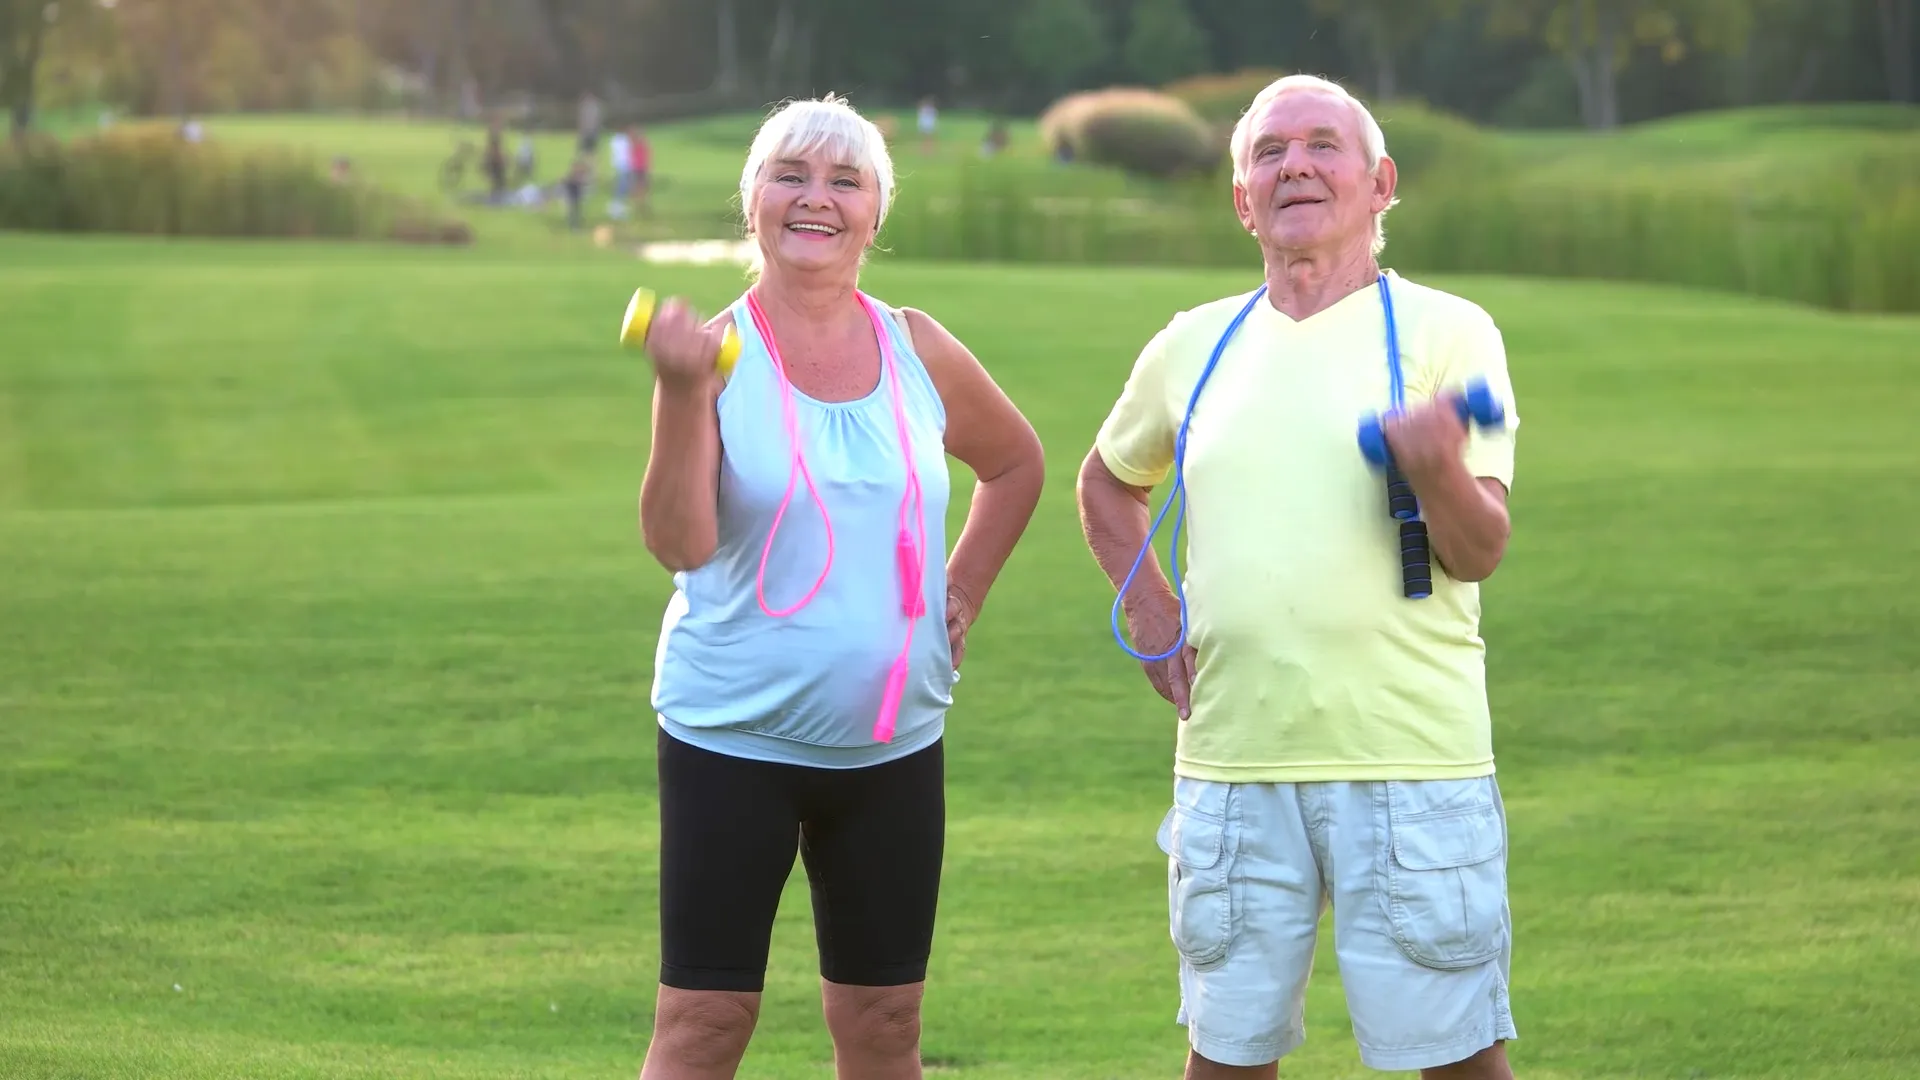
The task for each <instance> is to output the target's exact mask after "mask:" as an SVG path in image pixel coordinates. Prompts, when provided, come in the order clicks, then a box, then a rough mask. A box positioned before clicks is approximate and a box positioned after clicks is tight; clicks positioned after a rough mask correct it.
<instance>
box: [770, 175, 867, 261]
mask: <svg viewBox="0 0 1920 1080" xmlns="http://www.w3.org/2000/svg"><path fill="white" fill-rule="evenodd" d="M879 211H880V190H879V185H878V184H877V183H876V182H875V180H874V178H873V176H872V174H871V173H870V172H868V171H866V170H863V169H859V168H857V167H855V166H852V165H849V164H847V163H845V162H843V161H837V160H835V158H834V156H833V155H831V154H829V153H828V152H826V151H825V150H816V151H813V152H811V153H807V154H803V155H801V156H798V157H790V158H780V159H776V160H770V161H768V162H767V163H766V165H765V166H764V167H763V168H762V169H761V170H760V183H759V186H758V187H757V188H756V189H755V193H754V203H753V214H752V220H753V231H754V236H755V237H756V238H757V239H758V240H759V243H760V250H761V253H762V254H763V256H764V257H765V259H766V262H767V265H769V266H773V265H779V266H782V267H785V268H788V269H792V270H808V271H819V270H825V269H832V268H837V267H844V268H846V269H847V270H849V271H851V272H857V271H858V268H859V266H860V256H861V255H862V254H863V253H864V252H865V251H866V248H867V245H868V244H870V243H872V242H873V239H874V232H875V228H874V227H875V222H876V220H877V219H878V217H879Z"/></svg>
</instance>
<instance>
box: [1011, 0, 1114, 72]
mask: <svg viewBox="0 0 1920 1080" xmlns="http://www.w3.org/2000/svg"><path fill="white" fill-rule="evenodd" d="M1013 48H1014V52H1015V54H1016V55H1017V56H1018V57H1019V58H1020V63H1021V66H1022V67H1023V68H1025V69H1026V74H1027V77H1028V79H1029V80H1031V81H1032V82H1033V83H1035V84H1036V85H1037V86H1039V87H1041V88H1043V89H1044V90H1045V91H1046V93H1048V94H1049V95H1056V94H1060V93H1062V92H1064V91H1066V90H1069V89H1072V88H1074V87H1075V86H1077V85H1078V82H1079V78H1080V76H1081V75H1083V74H1085V73H1086V72H1088V71H1090V70H1092V69H1094V68H1096V67H1098V66H1099V65H1100V64H1102V63H1104V62H1106V60H1107V58H1108V56H1110V55H1111V54H1112V52H1113V47H1112V45H1111V44H1110V43H1109V41H1108V39H1107V36H1106V26H1105V24H1104V23H1103V22H1102V21H1101V18H1100V13H1099V12H1097V11H1095V10H1094V8H1093V5H1092V4H1090V3H1088V2H1087V0H1031V2H1029V3H1028V4H1027V5H1026V7H1025V8H1024V9H1023V10H1022V11H1021V12H1020V14H1019V16H1018V17H1017V18H1016V19H1015V20H1014V24H1013Z"/></svg>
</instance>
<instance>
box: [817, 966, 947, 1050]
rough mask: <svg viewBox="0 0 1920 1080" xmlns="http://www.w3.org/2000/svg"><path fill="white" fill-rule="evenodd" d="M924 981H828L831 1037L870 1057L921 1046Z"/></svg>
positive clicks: (842, 1044) (838, 1042) (827, 995)
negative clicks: (890, 983)
mask: <svg viewBox="0 0 1920 1080" xmlns="http://www.w3.org/2000/svg"><path fill="white" fill-rule="evenodd" d="M923 989H924V987H923V985H922V984H920V983H914V984H912V985H910V986H843V985H839V984H835V983H829V984H827V990H826V997H827V1029H828V1031H830V1032H831V1033H832V1035H833V1041H834V1042H835V1043H836V1044H838V1045H841V1046H845V1047H848V1048H858V1049H859V1050H860V1051H861V1052H863V1053H864V1054H866V1055H869V1056H872V1057H879V1058H892V1057H904V1056H906V1055H908V1054H912V1053H915V1052H917V1051H918V1050H919V1048H920V999H921V996H922V992H923Z"/></svg>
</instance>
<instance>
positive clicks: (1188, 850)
mask: <svg viewBox="0 0 1920 1080" xmlns="http://www.w3.org/2000/svg"><path fill="white" fill-rule="evenodd" d="M1226 833H1227V826H1226V822H1224V821H1221V820H1220V819H1218V818H1212V817H1208V816H1207V815H1205V814H1202V813H1199V812H1197V811H1194V810H1189V809H1187V808H1186V807H1184V806H1175V807H1174V808H1173V809H1171V810H1169V811H1167V816H1166V819H1165V820H1164V821H1162V822H1161V823H1160V834H1159V836H1158V837H1157V839H1158V840H1159V842H1160V850H1161V851H1163V852H1165V853H1166V854H1167V856H1168V857H1169V858H1171V859H1173V861H1174V862H1177V863H1179V864H1180V865H1181V866H1184V867H1186V868H1187V869H1189V870H1206V869H1208V868H1210V867H1212V866H1213V865H1214V864H1215V863H1218V862H1219V861H1220V856H1221V855H1222V854H1224V853H1225V851H1226V845H1227V840H1226Z"/></svg>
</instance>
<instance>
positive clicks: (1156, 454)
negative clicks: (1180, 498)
mask: <svg viewBox="0 0 1920 1080" xmlns="http://www.w3.org/2000/svg"><path fill="white" fill-rule="evenodd" d="M1176 323H1177V320H1176ZM1174 325H1175V323H1170V324H1168V325H1167V326H1166V327H1165V328H1163V329H1162V330H1161V331H1160V332H1159V333H1157V334H1155V335H1154V336H1153V339H1152V340H1151V341H1148V342H1147V344H1146V347H1145V348H1143V349H1141V350H1140V355H1139V357H1138V358H1137V359H1135V361H1134V363H1133V371H1132V373H1131V374H1129V375H1128V376H1127V383H1126V386H1124V387H1122V388H1121V391H1120V397H1119V400H1117V401H1115V402H1114V404H1113V410H1112V411H1111V412H1109V413H1108V414H1107V419H1106V421H1105V422H1104V423H1102V424H1101V425H1100V434H1099V435H1098V436H1097V437H1096V438H1095V439H1094V443H1093V446H1094V450H1095V451H1096V452H1098V453H1099V455H1100V460H1102V461H1103V462H1105V463H1106V466H1107V471H1108V472H1111V473H1112V474H1113V475H1114V477H1115V478H1116V479H1118V480H1120V481H1121V482H1122V483H1127V484H1132V485H1134V486H1135V487H1153V486H1154V485H1156V484H1158V483H1160V482H1161V481H1163V480H1165V479H1166V478H1167V474H1168V473H1169V472H1170V471H1172V469H1173V440H1174V436H1175V430H1174V424H1173V417H1172V415H1171V414H1170V412H1169V410H1168V408H1167V393H1166V382H1167V351H1168V350H1167V344H1168V341H1169V339H1170V338H1171V337H1172V336H1173V329H1174Z"/></svg>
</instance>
